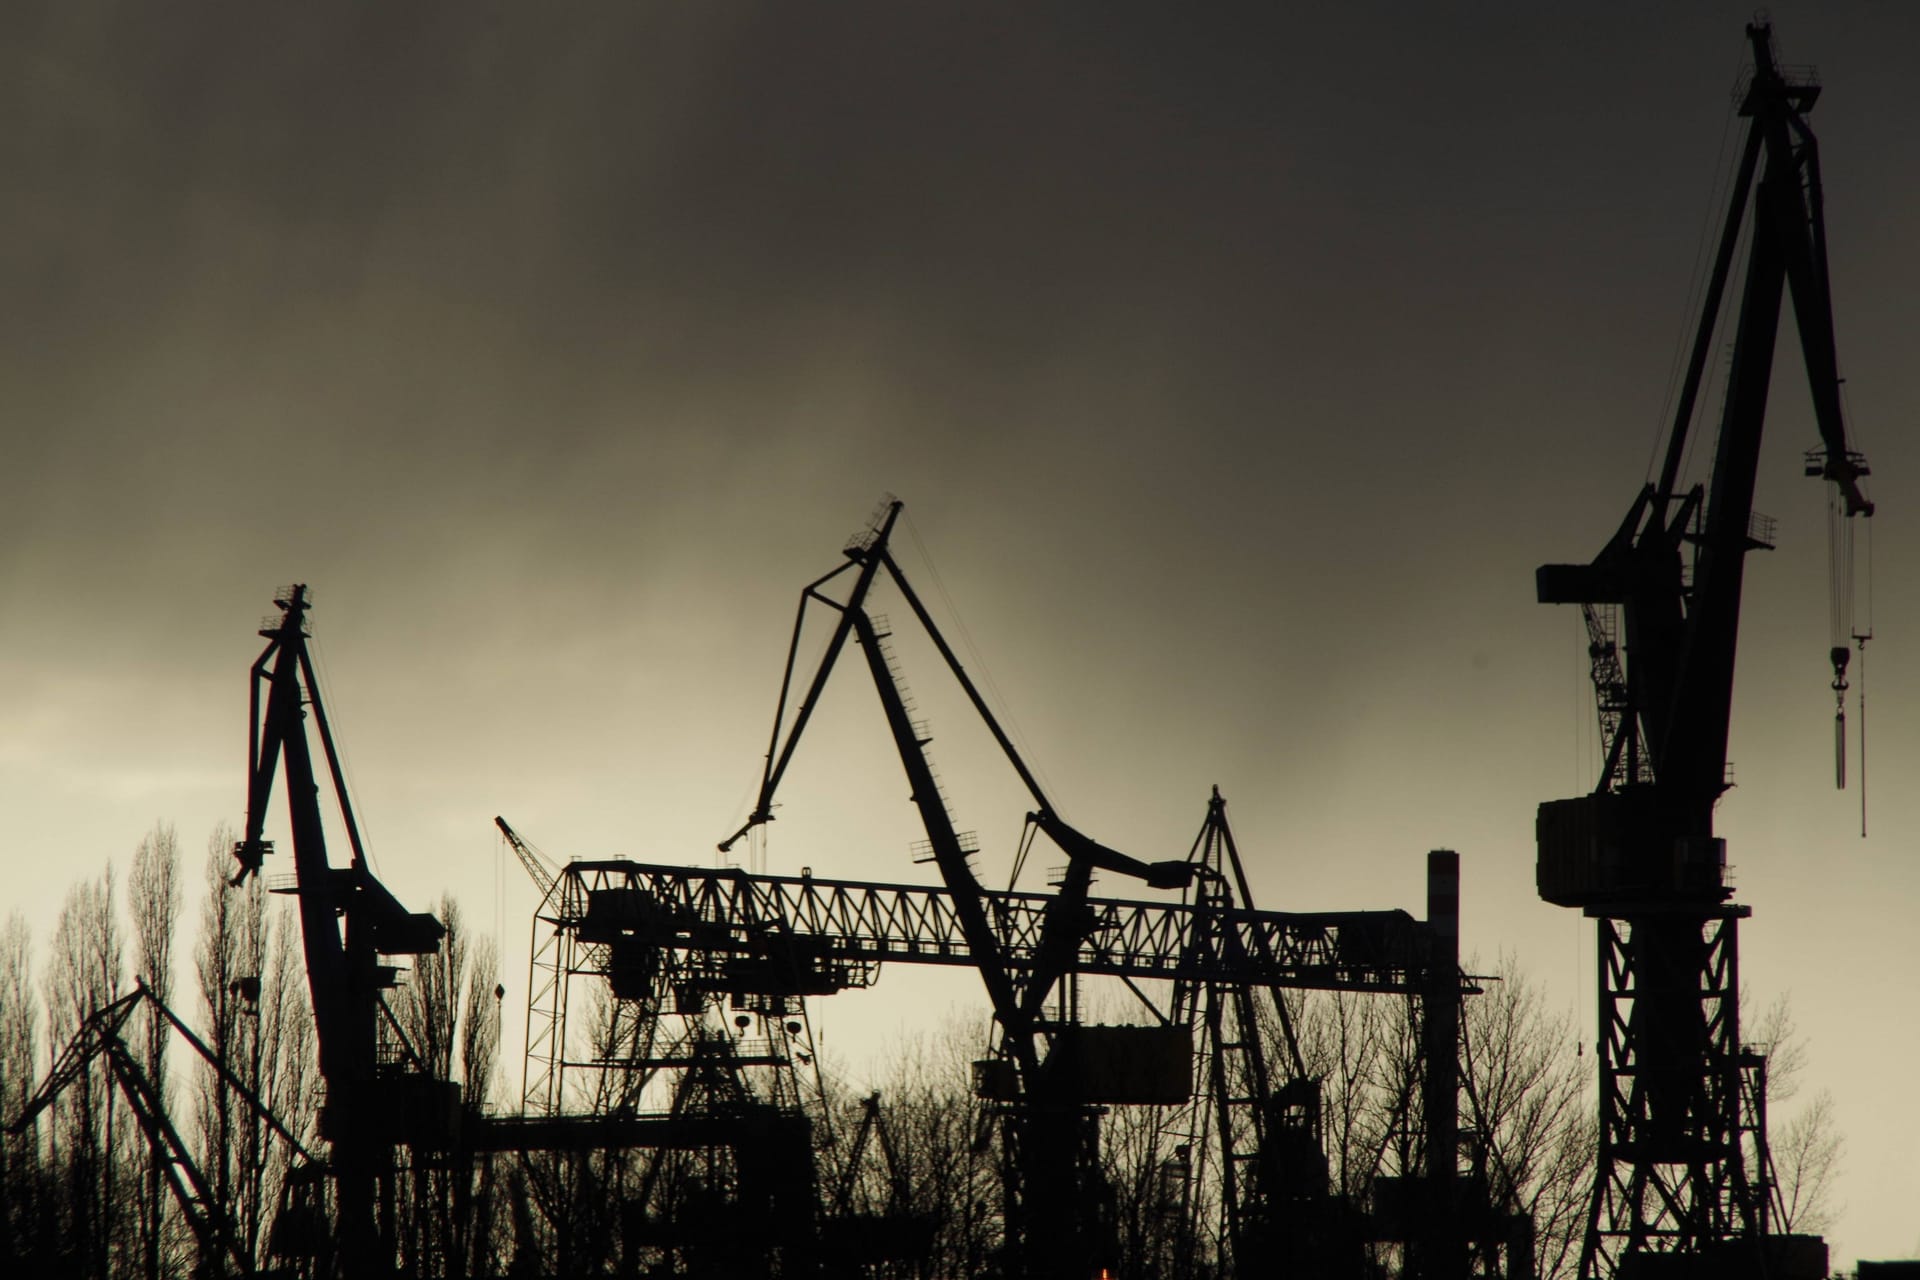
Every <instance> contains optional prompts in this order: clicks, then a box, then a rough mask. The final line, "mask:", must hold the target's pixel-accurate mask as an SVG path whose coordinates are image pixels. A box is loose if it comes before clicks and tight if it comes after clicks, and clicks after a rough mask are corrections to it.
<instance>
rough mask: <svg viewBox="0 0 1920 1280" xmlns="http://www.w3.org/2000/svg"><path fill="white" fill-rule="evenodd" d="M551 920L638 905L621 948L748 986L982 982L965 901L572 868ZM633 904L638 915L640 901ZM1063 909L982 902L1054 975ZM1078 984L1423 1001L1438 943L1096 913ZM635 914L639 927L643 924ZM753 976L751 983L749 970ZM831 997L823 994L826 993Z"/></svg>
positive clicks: (1103, 903)
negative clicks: (886, 968) (912, 975)
mask: <svg viewBox="0 0 1920 1280" xmlns="http://www.w3.org/2000/svg"><path fill="white" fill-rule="evenodd" d="M560 880H561V883H560V893H559V894H558V896H557V898H556V899H553V900H550V902H551V905H552V906H553V908H554V909H553V910H552V913H551V914H546V915H543V916H542V918H543V919H545V920H546V921H548V922H549V923H551V924H553V925H555V926H557V927H560V928H577V929H582V930H583V932H584V933H586V934H588V935H593V933H594V922H593V917H594V916H595V915H597V914H599V912H598V911H596V906H597V901H608V899H601V898H600V895H602V894H607V893H609V892H610V891H611V892H614V893H633V894H635V895H636V898H637V901H638V903H642V904H644V905H643V906H637V907H632V908H630V909H629V908H623V909H622V911H621V915H622V917H623V918H624V919H623V923H622V924H621V926H620V927H619V930H618V932H617V933H613V934H601V935H599V936H600V937H602V938H603V939H604V940H605V941H606V942H607V943H608V944H609V945H610V946H612V947H615V948H625V947H631V948H634V949H636V950H641V949H645V950H654V951H659V952H669V953H680V954H682V955H685V956H690V957H700V958H704V959H708V960H711V961H712V962H714V963H715V964H716V965H718V966H720V967H719V968H716V969H715V970H714V975H715V977H716V979H719V978H721V977H724V976H725V975H727V974H728V972H729V970H728V969H727V967H726V966H728V965H734V966H736V967H735V968H734V969H733V970H732V972H733V973H735V974H738V975H739V976H741V977H742V978H743V979H744V978H745V976H746V975H747V974H748V973H749V972H751V973H752V975H753V977H754V979H755V980H761V979H765V980H777V979H778V978H780V977H788V976H790V977H791V978H792V979H793V980H794V981H796V982H799V983H802V984H804V985H805V986H806V989H807V990H808V991H809V993H812V991H813V990H814V989H815V988H817V987H820V986H825V987H826V988H827V989H828V990H840V989H844V988H848V987H863V986H866V985H868V984H869V983H870V982H871V981H872V979H873V977H874V972H875V969H876V968H877V966H879V965H880V964H882V963H886V962H895V963H902V964H930V965H957V966H964V967H969V968H972V967H977V966H978V965H979V963H980V957H979V956H978V955H977V954H976V953H975V952H974V950H973V947H972V945H971V943H970V942H969V940H968V937H967V931H966V928H965V925H964V923H963V921H962V919H961V916H960V912H959V909H958V907H957V906H956V904H955V900H954V894H953V892H952V891H951V890H949V889H945V888H936V887H931V886H924V885H899V884H872V883H866V882H861V881H852V880H824V879H819V878H816V877H813V876H780V875H761V874H750V873H748V872H745V871H740V870H737V869H732V868H727V869H707V868H699V867H670V866H656V865H649V864H646V863H636V862H626V861H619V860H615V861H601V862H573V863H569V864H568V865H567V866H566V867H565V868H564V869H563V870H562V872H561V877H560ZM630 901H633V900H630ZM1053 901H1054V898H1053V896H1052V895H1049V894H1038V893H1019V892H1005V891H997V890H982V891H981V892H980V905H981V907H982V910H983V914H984V916H985V917H986V919H987V920H988V922H989V923H990V926H991V928H992V931H993V937H994V941H995V948H996V951H997V955H998V958H999V960H1000V962H1001V963H1003V964H1004V965H1006V966H1007V968H1009V969H1012V970H1016V971H1020V972H1026V971H1029V970H1031V969H1032V968H1033V967H1034V966H1035V965H1036V964H1038V963H1039V962H1040V959H1041V954H1042V948H1043V934H1044V932H1045V925H1046V915H1047V908H1048V905H1049V904H1050V903H1052V902H1053ZM1085 906H1086V915H1085V917H1084V918H1083V920H1082V925H1083V927H1084V933H1083V936H1082V938H1081V940H1080V943H1079V946H1078V948H1077V950H1076V951H1075V953H1074V957H1073V960H1072V965H1071V968H1072V971H1073V972H1074V973H1077V974H1083V975H1094V976H1106V977H1115V978H1130V979H1134V980H1140V979H1148V978H1164V979H1173V980H1178V981H1182V982H1193V983H1206V982H1243V983H1244V982H1251V983H1258V984H1263V985H1267V986H1275V987H1297V988H1309V989H1313V990H1344V991H1374V992H1407V991H1413V990H1418V989H1420V987H1419V984H1420V982H1421V981H1422V980H1423V979H1422V976H1421V975H1422V974H1423V973H1424V971H1425V963H1426V950H1427V931H1426V929H1425V927H1424V925H1423V924H1422V923H1421V922H1420V921H1418V920H1416V919H1414V917H1412V916H1411V915H1409V914H1408V913H1406V912H1404V911H1353V912H1304V913H1302V912H1280V911H1250V910H1244V909H1237V908H1228V909H1213V908H1209V907H1206V906H1204V905H1196V904H1183V903H1165V902H1137V901H1130V900H1127V899H1121V898H1088V899H1087V900H1086V903H1085ZM629 910H630V911H631V914H629ZM748 965H752V966H753V968H752V969H751V970H749V968H748ZM822 993H824V992H822Z"/></svg>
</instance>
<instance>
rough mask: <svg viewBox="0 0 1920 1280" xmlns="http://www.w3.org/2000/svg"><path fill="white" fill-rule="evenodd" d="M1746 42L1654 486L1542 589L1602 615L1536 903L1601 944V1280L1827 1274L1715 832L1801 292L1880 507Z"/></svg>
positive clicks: (1805, 332)
mask: <svg viewBox="0 0 1920 1280" xmlns="http://www.w3.org/2000/svg"><path fill="white" fill-rule="evenodd" d="M1746 33H1747V39H1748V43H1749V44H1750V46H1751V48H1752V52H1753V69H1752V73H1751V75H1750V76H1749V77H1748V78H1747V80H1746V81H1745V84H1744V89H1743V94H1742V97H1741V99H1740V105H1739V111H1740V114H1741V115H1742V116H1744V117H1745V118H1747V119H1748V120H1749V121H1750V125H1749V128H1748V132H1747V136H1746V142H1745V147H1744V150H1743V151H1742V153H1741V158H1740V166H1739V170H1738V173H1737V175H1736V176H1735V178H1734V182H1733V189H1732V197H1731V203H1730V205H1729V207H1728V209H1727V213H1726V220H1725V224H1724V227H1723V229H1722V232H1721V237H1720V243H1719V248H1718V251H1717V253H1716V255H1715V258H1714V262H1713V270H1712V275H1711V278H1710V280H1709V283H1708V288H1707V294H1706V299H1705V305H1704V308H1703V311H1702V314H1701V317H1700V321H1699V325H1698V328H1697V330H1696V333H1695V339H1694V344H1693V349H1692V354H1691V357H1690V359H1689V362H1688V365H1687V370H1686V376H1685V380H1684V382H1683V383H1682V386H1681V391H1680V397H1679V401H1678V405H1677V409H1676V413H1675V416H1674V421H1673V426H1672V430H1671V432H1670V434H1669V437H1668V441H1667V451H1666V456H1665V461H1664V465H1663V466H1662V468H1661V471H1660V475H1659V479H1658V481H1657V482H1656V483H1653V484H1649V485H1647V486H1646V487H1645V488H1644V489H1643V490H1642V491H1641V492H1640V493H1639V495H1638V496H1636V497H1635V499H1634V501H1633V504H1632V506H1631V507H1630V508H1629V510H1628V513H1627V517H1626V519H1625V520H1624V521H1623V522H1622V523H1621V525H1620V527H1619V529H1618V530H1617V531H1616V532H1615V533H1614V535H1613V537H1612V538H1611V539H1610V540H1609V541H1608V542H1607V544H1606V546H1605V547H1603V548H1602V549H1601V551H1600V554H1599V555H1598V556H1596V557H1595V558H1594V560H1593V561H1592V562H1591V563H1590V564H1583V565H1547V566H1544V567H1543V568H1541V569H1540V570H1539V573H1538V575H1537V579H1538V592H1539V598H1540V600H1541V601H1542V602H1543V603H1567V604H1578V605H1580V606H1581V607H1582V609H1583V611H1584V612H1585V614H1586V619H1587V623H1588V631H1589V635H1590V655H1591V657H1592V659H1593V670H1594V681H1595V685H1596V688H1597V691H1598V693H1599V697H1600V722H1601V731H1602V735H1603V738H1604V741H1603V747H1604V750H1605V757H1604V764H1603V765H1602V767H1601V771H1600V777H1599V779H1598V782H1597V785H1596V786H1595V789H1594V791H1593V792H1592V793H1591V794H1589V795H1584V796H1579V797H1576V798H1574V799H1569V800H1558V801H1552V802H1549V803H1547V804H1543V805H1542V806H1541V807H1540V811H1539V817H1538V843H1539V858H1538V870H1537V876H1538V886H1539V890H1540V895H1541V897H1543V898H1545V899H1546V900H1547V901H1549V902H1553V903H1556V904H1559V905H1562V906H1568V907H1577V908H1581V909H1583V910H1584V911H1585V913H1586V914H1587V915H1588V916H1589V917H1591V918H1593V919H1594V920H1595V921H1596V922H1597V927H1598V941H1599V974H1600V1002H1599V1003H1600V1008H1599V1018H1600V1023H1599V1025H1600V1046H1599V1048H1600V1052H1599V1070H1600V1152H1599V1164H1598V1169H1597V1172H1596V1175H1595V1182H1594V1187H1593V1195H1592V1202H1591V1209H1590V1216H1589V1221H1588V1225H1587V1232H1586V1239H1585V1243H1584V1245H1583V1248H1582V1251H1581V1261H1580V1270H1581V1274H1582V1276H1586V1277H1591V1276H1607V1275H1619V1276H1622V1277H1625V1276H1629V1275H1653V1274H1656V1271H1655V1267H1656V1266H1658V1267H1661V1268H1665V1269H1660V1270H1658V1271H1657V1274H1658V1275H1660V1276H1668V1275H1675V1276H1678V1275H1705V1274H1713V1275H1720V1274H1732V1273H1733V1272H1732V1271H1726V1272H1723V1271H1720V1270H1713V1269H1712V1268H1714V1267H1735V1268H1746V1270H1745V1272H1744V1273H1746V1274H1762V1272H1761V1271H1760V1270H1758V1268H1760V1267H1761V1266H1762V1265H1763V1258H1762V1255H1763V1254H1765V1255H1766V1257H1765V1261H1764V1265H1765V1266H1767V1267H1769V1268H1770V1272H1769V1273H1770V1274H1772V1275H1775V1276H1794V1275H1801V1274H1806V1275H1824V1271H1823V1270H1820V1269H1819V1268H1820V1266H1821V1265H1822V1264H1823V1263H1824V1248H1820V1249H1819V1250H1818V1252H1819V1255H1820V1257H1819V1259H1818V1260H1817V1261H1816V1260H1815V1259H1814V1258H1813V1254H1812V1252H1811V1250H1812V1246H1811V1245H1808V1244H1807V1243H1806V1242H1798V1243H1790V1242H1785V1241H1773V1242H1771V1243H1769V1237H1770V1232H1771V1228H1772V1222H1771V1217H1770V1211H1769V1188H1768V1185H1767V1183H1768V1176H1769V1175H1768V1157H1767V1152H1766V1135H1765V1127H1764V1123H1763V1122H1762V1121H1761V1119H1760V1117H1761V1115H1762V1114H1763V1111H1762V1108H1761V1107H1760V1105H1759V1095H1760V1093H1761V1091H1762V1090H1763V1088H1764V1085H1763V1079H1762V1077H1763V1073H1764V1059H1763V1058H1762V1057H1761V1056H1760V1055H1758V1054H1754V1053H1750V1052H1748V1051H1747V1050H1746V1049H1745V1048H1744V1046H1743V1045H1742V1044H1741V1041H1740V1033H1739V986H1738V977H1739V968H1738V937H1737V924H1738V921H1739V920H1740V919H1742V918H1744V917H1745V916H1747V915H1748V914H1749V909H1748V908H1747V907H1744V906H1740V905H1737V904H1735V903H1734V902H1732V901H1731V898H1732V895H1733V890H1732V888H1731V887H1730V886H1729V885H1728V884H1727V880H1726V865H1727V864H1726V853H1725V842H1724V841H1722V840H1721V839H1719V838H1717V837H1716V836H1715V835H1714V824H1713V813H1714V806H1715V804H1716V803H1717V802H1718V801H1719V799H1720V797H1721V795H1722V793H1724V792H1725V791H1726V790H1727V788H1728V786H1729V782H1728V771H1727V734H1728V724H1729V714H1730V709H1731V705H1732V697H1733V675H1734V654H1735V648H1736V642H1737V639H1738V633H1739V622H1740V594H1741V580H1742V573H1743V569H1744V564H1745V559H1746V555H1747V553H1748V552H1749V551H1751V550H1755V549H1759V548H1764V547H1766V546H1768V545H1769V544H1770V534H1771V530H1770V527H1769V525H1768V522H1766V521H1764V520H1762V519H1760V518H1757V517H1756V516H1755V514H1754V511H1753V494H1754V485H1755V476H1756V472H1757V468H1758V463H1759V456H1760V438H1761V428H1762V426H1763V424H1764V420H1765V415H1766V406H1767V393H1768V387H1769V383H1770V381H1771V378H1772V374H1773V359H1774V347H1775V340H1776V334H1777V330H1778V326H1779V321H1780V312H1781V305H1782V297H1783V293H1784V292H1786V291H1789V290H1790V291H1791V296H1792V300H1793V313H1794V319H1795V322H1796V326H1797V332H1798V335H1799V339H1800V350H1801V355H1802V357H1803V359H1804V362H1805V365H1806V371H1807V382H1808V385H1809V388H1810V389H1811V391H1812V395H1813V409H1814V418H1815V421H1816V422H1817V424H1818V426H1819V431H1820V436H1821V441H1822V445H1821V447H1820V448H1819V449H1817V450H1815V451H1814V452H1813V453H1811V454H1809V455H1808V467H1807V472H1808V474H1809V475H1814V476H1818V477H1820V478H1822V479H1825V480H1826V481H1828V482H1830V483H1831V484H1832V486H1833V490H1832V493H1833V495H1834V503H1835V512H1836V515H1837V516H1838V517H1839V518H1840V519H1841V520H1842V521H1851V520H1853V519H1855V518H1860V517H1866V516H1870V515H1872V514H1873V504H1872V502H1870V501H1869V500H1868V499H1867V497H1866V495H1865V494H1864V492H1863V491H1862V489H1861V481H1862V480H1863V479H1864V478H1865V476H1866V475H1867V466H1866V461H1865V459H1864V458H1863V457H1862V456H1861V455H1860V454H1859V453H1857V452H1856V451H1854V450H1853V449H1852V448H1851V447H1850V446H1849V444H1848V441H1847V432H1846V427H1845V424H1844V422H1843V421H1842V415H1841V394H1840V377H1839V372H1838V363H1837V360H1836V357H1835V351H1834V333H1833V312H1832V301H1831V297H1830V292H1829V285H1828V274H1827V246H1826V228H1825V219H1824V214H1823V209H1822V196H1821V183H1820V165H1819V151H1818V147H1817V145H1816V143H1815V140H1814V136H1813V132H1812V130H1811V129H1810V128H1809V127H1808V125H1807V120H1806V115H1807V112H1808V111H1809V110H1810V109H1811V108H1812V107H1813V104H1814V100H1815V99H1816V98H1817V97H1818V95H1819V92H1820V87H1819V85H1818V84H1817V83H1816V82H1815V80H1814V78H1813V76H1812V74H1811V72H1810V71H1806V70H1804V69H1798V68H1789V67H1784V66H1782V65H1780V64H1779V63H1778V62H1777V61H1776V60H1775V57H1774V51H1773V41H1772V34H1771V31H1770V29H1769V27H1767V26H1766V25H1764V24H1759V25H1750V26H1748V27H1747V29H1746ZM1749 208H1751V211H1752V218H1751V219H1750V220H1749V219H1748V218H1747V212H1748V210H1749ZM1743 224H1745V225H1748V226H1750V234H1749V235H1748V237H1747V246H1748V247H1747V259H1746V266H1745V284H1744V290H1743V294H1742V297H1741V301H1740V306H1739V319H1738V322H1737V325H1736V328H1735V332H1734V336H1733V343H1732V356H1731V362H1730V368H1729V375H1728V382H1727V389H1726V399H1725V405H1724V409H1723V413H1722V417H1721V422H1720V431H1719V440H1718V443H1717V445H1716V447H1715V452H1714V460H1713V471H1712V477H1711V482H1710V484H1709V485H1708V486H1707V487H1706V488H1705V489H1704V490H1703V489H1702V488H1701V487H1700V486H1697V485H1696V486H1694V487H1692V488H1690V489H1687V490H1685V491H1682V490H1681V489H1679V487H1678V485H1679V477H1680V469H1681V463H1682V460H1683V458H1684V456H1685V453H1686V442H1687V437H1688V433H1689V428H1690V427H1691V426H1692V424H1693V418H1694V407H1695V402H1696V398H1697V395H1698V392H1699V390H1700V384H1701V380H1702V375H1703V372H1704V370H1705V368H1706V365H1707V357H1708V355H1709V353H1710V352H1711V351H1712V349H1713V336H1714V329H1715V323H1716V319H1717V317H1718V314H1719V312H1720V307H1721V299H1722V296H1723V293H1724V290H1725V287H1726V284H1727V280H1728V275H1729V271H1730V268H1731V267H1732V265H1733V260H1734V256H1735V253H1736V249H1737V246H1738V244H1739V243H1740V241H1741V229H1742V226H1743ZM1849 527H1850V526H1849ZM1688 549H1690V550H1691V553H1692V558H1691V574H1689V573H1688V572H1687V569H1688V565H1687V564H1686V563H1685V560H1686V555H1685V553H1686V551H1687V550H1688ZM1616 611H1618V612H1620V613H1624V615H1625V635H1624V637H1621V636H1620V635H1619V634H1618V632H1617V631H1616V630H1615V628H1614V625H1613V621H1612V620H1613V617H1614V616H1615V612H1616ZM1622 640H1624V645H1622V643H1621V641H1622ZM1623 653H1624V660H1625V661H1624V669H1623V665H1622V659H1623ZM1847 656H1848V655H1847V650H1846V648H1845V639H1844V638H1841V639H1839V640H1838V641H1837V642H1836V644H1835V646H1834V649H1833V654H1832V657H1833V662H1834V668H1835V680H1834V684H1835V687H1836V689H1838V690H1841V691H1844V688H1845V670H1846V659H1847ZM1814 1243H1815V1244H1817V1242H1814ZM1795 1250H1799V1251H1800V1252H1799V1253H1798V1254H1796V1253H1795ZM1655 1254H1664V1255H1675V1256H1674V1257H1671V1258H1652V1257H1651V1256H1650V1255H1655ZM1688 1258H1691V1259H1692V1261H1691V1262H1688V1261H1686V1259H1688ZM1688 1268H1693V1269H1688Z"/></svg>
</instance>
